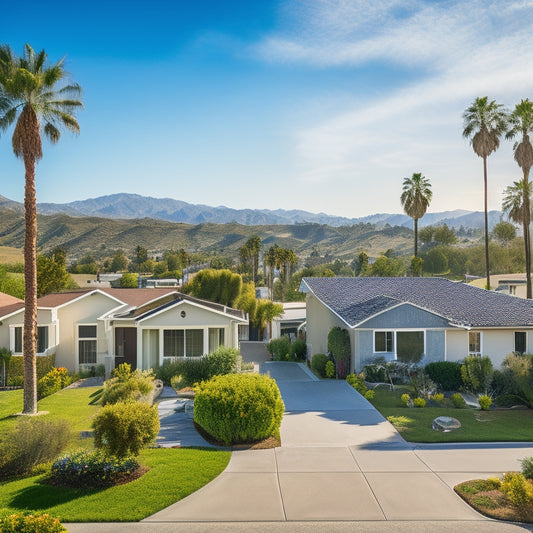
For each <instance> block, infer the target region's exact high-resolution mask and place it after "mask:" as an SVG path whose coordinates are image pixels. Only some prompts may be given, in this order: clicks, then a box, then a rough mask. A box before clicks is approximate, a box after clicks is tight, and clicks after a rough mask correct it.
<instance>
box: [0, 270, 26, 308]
mask: <svg viewBox="0 0 533 533" xmlns="http://www.w3.org/2000/svg"><path fill="white" fill-rule="evenodd" d="M0 292H4V293H5V294H9V295H11V296H15V298H20V299H21V300H23V299H24V280H23V279H22V278H18V277H17V278H13V277H10V276H9V275H8V273H7V268H6V266H5V265H0Z"/></svg>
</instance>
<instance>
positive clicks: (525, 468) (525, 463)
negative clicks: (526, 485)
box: [520, 457, 533, 481]
mask: <svg viewBox="0 0 533 533" xmlns="http://www.w3.org/2000/svg"><path fill="white" fill-rule="evenodd" d="M520 464H521V465H522V474H524V476H525V478H526V479H529V480H531V481H533V457H524V458H523V459H521V460H520Z"/></svg>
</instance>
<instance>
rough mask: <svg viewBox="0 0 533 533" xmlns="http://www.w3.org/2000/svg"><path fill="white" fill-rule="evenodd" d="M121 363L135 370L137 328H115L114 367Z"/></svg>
mask: <svg viewBox="0 0 533 533" xmlns="http://www.w3.org/2000/svg"><path fill="white" fill-rule="evenodd" d="M121 363H129V364H130V365H131V369H132V370H135V369H136V368H137V328H115V366H118V365H120V364H121Z"/></svg>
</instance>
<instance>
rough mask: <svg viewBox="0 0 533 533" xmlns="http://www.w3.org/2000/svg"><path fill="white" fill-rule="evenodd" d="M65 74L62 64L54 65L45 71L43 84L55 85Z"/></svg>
mask: <svg viewBox="0 0 533 533" xmlns="http://www.w3.org/2000/svg"><path fill="white" fill-rule="evenodd" d="M64 76H65V73H64V70H63V68H62V67H61V66H60V65H57V64H56V65H54V66H52V67H49V68H47V69H46V70H45V71H44V72H43V86H44V87H46V88H48V87H53V86H54V85H55V84H56V83H57V82H58V81H59V80H61V79H62V78H63V77H64Z"/></svg>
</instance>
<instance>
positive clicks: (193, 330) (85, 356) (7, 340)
mask: <svg viewBox="0 0 533 533" xmlns="http://www.w3.org/2000/svg"><path fill="white" fill-rule="evenodd" d="M0 303H1V301H0ZM8 311H9V312H8ZM0 315H2V316H0V320H1V324H0V346H4V347H9V349H10V350H11V351H12V352H13V354H14V355H21V354H22V334H23V324H24V303H23V302H20V301H19V302H15V303H13V304H12V306H11V309H10V308H9V306H6V307H0ZM247 324H248V317H247V315H246V314H245V313H244V312H242V311H240V310H237V309H232V308H229V307H227V306H224V305H219V304H216V303H212V302H208V301H206V300H200V299H198V298H193V297H191V296H187V295H185V294H181V293H179V292H176V291H175V289H170V288H167V289H160V288H155V289H110V288H101V289H94V290H74V291H69V292H64V293H57V294H49V295H46V296H43V297H42V298H39V300H38V307H37V330H38V337H37V352H38V355H49V354H51V353H54V354H55V361H56V366H64V367H66V368H67V369H68V370H69V371H70V372H77V371H78V370H79V369H80V368H82V367H87V366H91V365H97V364H105V365H106V370H107V371H108V372H109V371H110V370H111V369H112V368H113V367H115V366H116V365H117V364H120V363H121V362H128V363H130V364H131V365H132V367H133V368H141V369H145V370H146V369H149V368H154V367H157V366H159V365H162V364H163V363H164V362H165V361H170V360H173V359H174V358H177V357H195V356H200V355H203V354H206V353H209V352H211V351H214V350H215V349H216V348H218V347H219V346H221V345H222V346H228V347H235V348H237V347H238V340H239V332H238V329H239V326H242V325H247Z"/></svg>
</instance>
